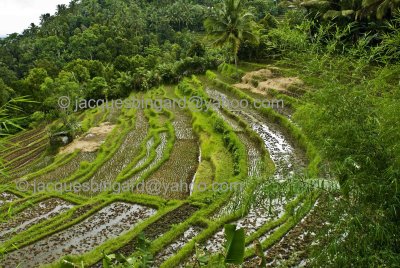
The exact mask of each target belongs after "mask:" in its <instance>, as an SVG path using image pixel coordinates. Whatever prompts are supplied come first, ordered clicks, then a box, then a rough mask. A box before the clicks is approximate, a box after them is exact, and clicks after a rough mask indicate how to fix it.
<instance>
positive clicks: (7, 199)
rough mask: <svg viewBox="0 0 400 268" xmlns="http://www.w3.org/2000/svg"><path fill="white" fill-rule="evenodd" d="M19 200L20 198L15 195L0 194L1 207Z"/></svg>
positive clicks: (8, 193)
mask: <svg viewBox="0 0 400 268" xmlns="http://www.w3.org/2000/svg"><path fill="white" fill-rule="evenodd" d="M18 198H19V197H18V196H17V195H15V194H13V193H10V192H2V193H1V194H0V207H1V206H3V205H5V204H7V203H10V202H12V201H15V200H17V199H18Z"/></svg>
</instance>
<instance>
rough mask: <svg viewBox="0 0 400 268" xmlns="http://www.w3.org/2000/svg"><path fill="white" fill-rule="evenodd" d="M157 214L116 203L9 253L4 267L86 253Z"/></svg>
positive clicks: (145, 209) (151, 210) (134, 206)
mask: <svg viewBox="0 0 400 268" xmlns="http://www.w3.org/2000/svg"><path fill="white" fill-rule="evenodd" d="M155 212H156V210H154V209H152V208H148V207H144V206H141V205H136V204H129V203H122V202H116V203H113V204H111V205H109V206H107V207H104V208H103V209H101V210H100V211H99V212H97V213H96V214H94V215H92V216H90V217H89V218H87V219H86V220H84V221H82V222H80V223H78V224H76V225H74V226H72V227H70V228H68V229H65V230H63V231H60V232H58V233H56V234H53V235H51V236H49V237H46V238H44V239H42V240H40V241H38V242H36V243H34V244H31V245H29V246H26V247H24V248H21V249H18V250H16V251H13V252H11V253H9V254H8V255H7V256H6V257H5V258H4V260H2V261H1V262H0V265H2V266H4V267H16V266H17V265H18V264H19V263H20V264H21V265H20V266H19V267H37V266H39V265H43V264H48V263H51V262H54V261H56V260H57V259H59V258H61V257H62V256H64V255H67V254H71V255H80V254H84V253H86V252H88V251H90V250H92V249H94V248H95V247H96V246H98V245H100V244H102V243H104V242H105V241H106V240H108V239H111V238H114V237H117V236H119V235H121V234H123V233H125V232H126V231H128V230H130V229H132V228H133V227H134V226H135V225H137V224H138V223H139V222H141V221H143V220H144V219H146V218H148V217H150V216H152V215H153V214H154V213H155Z"/></svg>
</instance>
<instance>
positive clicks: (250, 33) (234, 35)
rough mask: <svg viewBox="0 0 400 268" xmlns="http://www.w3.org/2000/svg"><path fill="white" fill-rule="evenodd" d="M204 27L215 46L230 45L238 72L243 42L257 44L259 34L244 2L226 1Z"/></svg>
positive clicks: (207, 20)
mask: <svg viewBox="0 0 400 268" xmlns="http://www.w3.org/2000/svg"><path fill="white" fill-rule="evenodd" d="M204 27H205V28H206V31H207V33H208V35H209V37H210V38H211V39H212V44H213V45H215V46H225V45H229V46H230V48H231V49H232V53H233V56H234V58H235V66H236V70H237V64H238V56H237V54H238V52H239V48H240V45H241V43H242V42H243V41H249V42H251V43H255V44H257V43H258V42H259V33H258V27H257V24H256V23H255V22H254V17H253V14H251V13H250V12H248V11H246V10H245V9H244V1H243V0H224V3H223V4H222V6H221V7H220V8H218V9H217V10H216V12H215V14H213V16H211V17H209V18H207V19H206V20H205V21H204Z"/></svg>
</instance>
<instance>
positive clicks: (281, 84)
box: [234, 69, 303, 95]
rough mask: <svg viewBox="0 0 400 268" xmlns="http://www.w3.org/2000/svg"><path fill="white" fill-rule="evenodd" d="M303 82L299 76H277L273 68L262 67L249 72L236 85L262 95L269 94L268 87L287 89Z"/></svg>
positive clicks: (280, 89) (279, 89)
mask: <svg viewBox="0 0 400 268" xmlns="http://www.w3.org/2000/svg"><path fill="white" fill-rule="evenodd" d="M302 84H303V81H301V80H300V79H299V78H298V77H280V76H276V74H274V72H273V71H271V69H261V70H258V71H254V72H249V73H247V74H245V75H244V76H243V77H242V82H241V83H238V84H235V85H234V86H235V87H237V88H240V89H245V90H249V91H251V92H253V93H258V94H262V95H267V94H268V89H275V90H278V91H287V90H288V89H289V88H290V87H291V86H300V85H302Z"/></svg>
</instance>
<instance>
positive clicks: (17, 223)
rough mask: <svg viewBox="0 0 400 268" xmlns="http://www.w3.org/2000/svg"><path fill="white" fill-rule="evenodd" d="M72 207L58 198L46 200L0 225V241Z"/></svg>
mask: <svg viewBox="0 0 400 268" xmlns="http://www.w3.org/2000/svg"><path fill="white" fill-rule="evenodd" d="M72 207H73V205H72V204H71V203H69V202H67V201H64V200H62V199H58V198H50V199H46V200H44V201H41V202H39V203H37V204H35V205H33V206H31V207H28V208H26V209H25V210H23V211H22V212H20V213H18V214H17V215H14V216H13V217H12V218H11V219H9V220H8V221H6V222H2V223H0V241H5V240H6V239H7V238H9V237H11V236H12V235H15V234H17V233H20V232H22V231H25V230H27V229H28V228H30V227H31V226H33V225H35V224H38V223H40V222H42V221H44V220H47V219H50V218H53V217H55V216H57V215H59V214H61V213H62V212H64V211H67V210H68V209H70V208H72Z"/></svg>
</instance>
